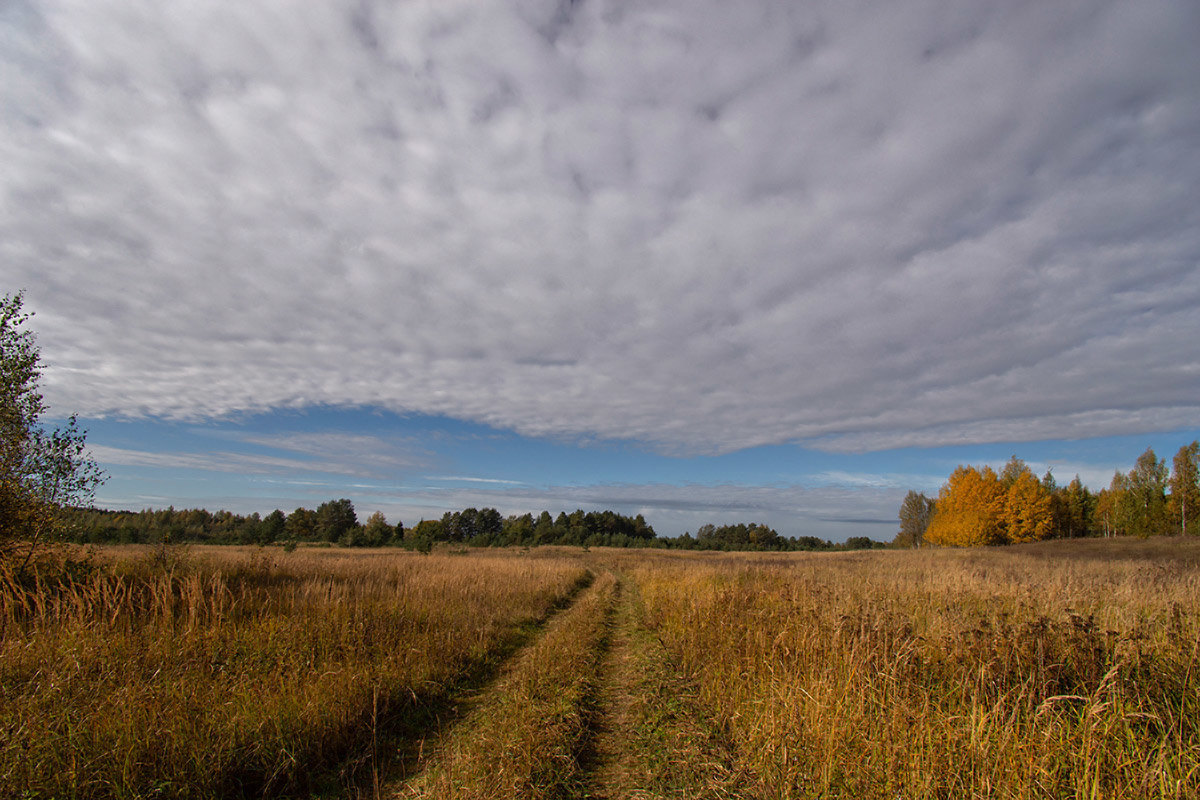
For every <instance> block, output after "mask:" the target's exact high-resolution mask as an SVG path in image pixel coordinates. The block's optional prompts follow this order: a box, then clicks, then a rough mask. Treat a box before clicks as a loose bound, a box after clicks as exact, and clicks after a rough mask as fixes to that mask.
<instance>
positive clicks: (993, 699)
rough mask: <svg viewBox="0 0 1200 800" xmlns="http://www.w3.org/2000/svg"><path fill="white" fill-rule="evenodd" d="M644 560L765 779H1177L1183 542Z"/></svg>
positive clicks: (1117, 790) (662, 620) (921, 793)
mask: <svg viewBox="0 0 1200 800" xmlns="http://www.w3.org/2000/svg"><path fill="white" fill-rule="evenodd" d="M1159 544H1160V543H1152V544H1150V545H1147V546H1146V547H1142V546H1139V545H1138V544H1136V543H1133V544H1131V543H1120V544H1117V545H1116V546H1115V547H1109V546H1105V545H1104V544H1099V545H1097V544H1095V543H1086V544H1084V545H1082V546H1080V547H1074V546H1072V544H1070V543H1067V544H1059V545H1048V546H1041V547H1029V548H1022V549H1008V550H973V551H921V552H908V553H903V552H885V553H874V554H861V555H827V556H808V557H798V558H793V559H790V560H788V561H786V562H779V561H774V562H771V561H763V560H761V559H759V560H758V561H757V562H756V563H749V562H748V560H747V559H744V558H727V559H722V560H720V561H710V562H709V563H708V564H707V565H705V566H690V567H686V568H681V567H680V566H679V565H678V564H670V563H666V562H663V563H657V564H651V565H646V566H644V567H643V568H642V570H641V571H640V573H639V580H640V582H641V584H642V591H643V594H644V596H645V598H646V603H647V607H648V609H649V614H650V617H651V619H652V621H653V623H654V625H655V626H656V628H657V631H658V633H659V636H660V638H661V640H662V641H663V642H664V644H665V645H666V646H667V649H668V650H669V651H670V652H671V654H672V655H673V657H674V658H675V659H677V661H678V663H679V664H680V665H681V666H682V667H683V668H684V670H685V672H686V673H687V674H688V675H689V676H690V677H691V680H692V682H693V683H694V685H695V686H696V687H697V689H698V691H699V692H700V693H701V697H702V703H703V705H704V707H705V708H706V710H707V712H708V713H709V714H710V715H711V717H712V718H713V720H714V721H716V722H717V723H718V724H719V725H720V726H721V727H722V728H723V729H724V730H725V732H726V733H727V735H728V736H729V738H730V739H731V740H732V741H733V742H734V743H735V744H736V745H737V748H738V751H739V752H740V754H741V758H742V760H743V763H744V765H745V766H746V767H747V768H748V769H749V770H750V771H751V772H752V773H753V774H755V775H756V776H757V779H758V783H759V786H760V791H759V793H760V794H762V795H763V796H767V797H780V798H785V797H786V798H792V797H823V798H824V797H847V798H850V797H853V798H870V797H880V798H884V797H886V798H897V797H903V798H917V797H922V798H924V797H939V798H958V797H1006V798H1008V797H1039V798H1040V797H1064V798H1065V797H1122V798H1126V797H1154V798H1161V797H1170V798H1181V799H1182V798H1187V797H1195V796H1197V794H1198V793H1200V694H1198V691H1197V672H1198V670H1200V649H1198V648H1200V645H1198V638H1197V637H1198V635H1200V569H1198V568H1197V562H1196V556H1197V555H1198V554H1200V548H1198V547H1197V543H1193V542H1187V543H1177V546H1176V548H1175V549H1174V550H1172V551H1170V557H1162V554H1161V553H1157V552H1155V550H1156V548H1157V547H1158V546H1159Z"/></svg>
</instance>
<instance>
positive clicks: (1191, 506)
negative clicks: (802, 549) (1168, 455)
mask: <svg viewBox="0 0 1200 800" xmlns="http://www.w3.org/2000/svg"><path fill="white" fill-rule="evenodd" d="M1197 534H1200V442H1192V443H1191V444H1188V445H1184V446H1182V447H1180V448H1179V452H1177V453H1176V454H1175V458H1174V460H1173V462H1172V464H1171V465H1170V467H1168V465H1167V462H1166V461H1165V460H1163V459H1159V458H1158V456H1157V455H1156V454H1155V453H1154V450H1153V449H1151V448H1147V450H1146V452H1144V453H1142V454H1141V455H1140V456H1138V459H1137V461H1136V462H1135V463H1134V465H1133V469H1131V470H1130V471H1129V472H1120V471H1118V472H1117V473H1116V474H1115V475H1113V479H1112V483H1110V484H1109V486H1108V488H1107V489H1102V490H1101V491H1100V492H1099V493H1096V494H1093V493H1092V492H1091V491H1089V490H1088V488H1087V487H1086V486H1084V485H1083V483H1082V482H1081V481H1080V480H1079V476H1078V475H1076V476H1075V478H1074V480H1072V481H1071V482H1070V483H1068V484H1067V485H1066V486H1059V485H1058V483H1057V482H1056V481H1055V480H1054V476H1053V475H1052V474H1051V473H1050V472H1047V473H1046V474H1045V475H1044V476H1042V478H1041V479H1040V480H1039V479H1038V477H1037V476H1036V475H1034V473H1033V471H1032V470H1031V469H1030V468H1029V467H1028V466H1027V465H1026V464H1025V462H1024V461H1022V460H1021V459H1019V458H1017V457H1016V456H1013V457H1012V459H1011V460H1010V461H1009V462H1008V463H1007V464H1006V465H1005V466H1004V469H1002V470H1001V471H1000V473H999V474H997V473H996V471H995V470H993V469H992V468H991V467H987V466H984V467H982V468H980V467H974V466H960V467H958V468H957V469H956V470H954V472H953V474H951V475H950V479H949V480H948V481H946V483H945V484H944V485H943V486H942V489H941V491H940V492H939V493H938V496H937V498H936V499H934V498H931V497H926V496H925V495H924V494H920V493H918V492H909V493H908V495H907V496H906V497H905V498H904V502H903V503H902V504H901V506H900V533H899V534H898V535H897V537H896V539H895V540H894V542H893V544H896V545H900V546H908V547H918V546H920V545H922V544H935V545H949V546H958V547H967V546H973V545H991V544H1016V543H1020V542H1035V541H1040V540H1042V539H1054V538H1061V539H1066V538H1075V537H1080V536H1141V537H1146V536H1159V535H1176V536H1179V535H1197Z"/></svg>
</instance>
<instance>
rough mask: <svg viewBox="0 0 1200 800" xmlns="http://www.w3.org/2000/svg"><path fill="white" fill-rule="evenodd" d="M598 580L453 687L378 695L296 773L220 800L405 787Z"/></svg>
mask: <svg viewBox="0 0 1200 800" xmlns="http://www.w3.org/2000/svg"><path fill="white" fill-rule="evenodd" d="M594 579H595V576H594V575H593V574H592V573H591V572H588V573H586V574H585V575H584V576H582V577H581V578H580V579H579V580H578V581H577V582H576V583H575V585H574V586H572V587H571V589H570V591H568V592H567V593H566V594H565V595H564V596H563V597H561V598H560V599H559V600H558V601H557V602H555V604H554V605H553V606H551V607H550V608H549V609H548V610H547V612H546V613H545V614H543V615H542V616H541V617H540V618H539V619H536V620H531V621H529V622H526V623H523V624H521V625H517V626H514V627H513V628H512V629H511V630H509V631H508V632H507V633H506V634H504V635H503V636H502V637H500V639H499V641H498V642H497V643H496V644H495V646H493V647H492V648H491V649H490V650H488V652H487V653H485V654H484V655H483V656H482V657H480V658H478V659H475V660H473V661H470V662H468V663H467V664H466V665H465V666H464V668H463V669H461V670H459V671H458V672H457V673H456V674H455V676H454V678H453V679H452V680H449V681H446V682H444V683H440V684H436V685H430V686H427V687H424V688H422V689H418V690H413V689H412V688H410V687H393V688H392V690H391V691H390V692H387V693H381V694H380V695H378V696H377V698H376V700H375V705H374V707H373V708H365V709H363V710H362V712H361V713H360V714H358V715H357V717H355V718H354V719H352V720H350V721H348V722H347V723H346V724H345V725H343V726H341V728H339V729H337V730H334V731H332V732H330V733H329V734H328V735H327V736H324V737H322V738H321V739H320V740H314V741H311V742H309V743H308V744H307V746H306V747H305V748H303V749H302V750H301V751H298V752H296V753H293V754H291V758H290V759H289V762H290V763H291V765H292V768H291V769H289V770H286V771H283V772H278V773H275V774H264V773H263V771H262V770H261V769H252V768H251V769H244V770H230V771H228V772H227V773H226V774H225V775H223V776H221V777H220V778H219V779H218V780H216V781H214V783H215V784H216V790H217V796H219V797H223V798H247V800H248V799H249V798H262V799H263V800H283V799H284V798H313V797H320V798H324V797H372V796H374V795H375V791H376V789H377V788H378V787H379V786H380V785H381V784H382V783H383V782H384V781H388V782H390V781H396V780H402V779H404V778H406V777H408V776H410V775H411V774H412V773H413V772H414V771H415V770H416V768H417V766H418V763H419V761H420V760H421V756H422V755H423V751H424V748H425V743H426V741H427V740H429V739H431V738H433V737H435V736H436V735H438V734H439V733H440V732H441V731H443V730H444V729H445V728H447V727H449V726H451V725H453V724H454V723H455V722H456V721H458V719H460V718H461V717H462V716H463V715H464V714H465V713H466V711H467V710H468V708H469V703H468V702H467V700H468V698H469V697H470V696H471V695H473V694H475V693H478V692H480V691H481V690H483V689H484V688H486V687H487V686H488V685H489V684H490V683H492V681H494V680H495V679H496V678H497V677H498V676H499V674H500V671H501V669H502V667H503V666H504V665H505V664H506V663H507V662H508V661H509V660H510V659H511V658H512V657H513V656H514V655H515V654H516V653H517V652H518V651H519V650H521V649H522V648H524V647H525V646H526V645H528V644H530V643H531V642H532V641H533V640H534V639H535V638H536V637H537V635H538V634H540V633H541V631H542V630H543V629H544V628H545V627H546V624H547V623H548V622H549V621H550V619H551V618H553V617H554V616H555V615H556V614H558V613H559V612H561V611H562V610H563V609H565V608H567V607H568V606H570V605H571V604H572V603H574V602H575V599H576V598H577V597H578V596H579V594H580V593H581V592H582V591H583V590H584V589H586V588H587V587H588V586H590V585H591V584H592V582H593V580H594Z"/></svg>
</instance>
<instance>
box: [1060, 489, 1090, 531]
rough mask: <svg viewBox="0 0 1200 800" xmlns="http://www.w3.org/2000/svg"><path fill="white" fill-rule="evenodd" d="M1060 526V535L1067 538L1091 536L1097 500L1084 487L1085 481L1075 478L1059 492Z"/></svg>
mask: <svg viewBox="0 0 1200 800" xmlns="http://www.w3.org/2000/svg"><path fill="white" fill-rule="evenodd" d="M1056 497H1057V498H1058V509H1059V516H1058V524H1059V535H1060V536H1066V537H1075V536H1090V535H1091V534H1092V526H1093V524H1094V523H1093V519H1094V517H1095V513H1096V498H1095V496H1094V495H1092V493H1091V492H1089V491H1088V489H1087V487H1086V486H1084V485H1083V481H1081V480H1080V479H1079V476H1078V475H1076V476H1075V478H1074V479H1073V480H1072V481H1071V482H1070V483H1068V484H1067V485H1066V487H1065V488H1063V489H1060V490H1058V492H1057V493H1056Z"/></svg>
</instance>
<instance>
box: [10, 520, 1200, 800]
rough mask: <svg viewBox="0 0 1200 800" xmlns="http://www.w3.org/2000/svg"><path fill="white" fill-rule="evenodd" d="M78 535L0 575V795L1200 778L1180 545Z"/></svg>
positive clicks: (743, 791) (1039, 791)
mask: <svg viewBox="0 0 1200 800" xmlns="http://www.w3.org/2000/svg"><path fill="white" fill-rule="evenodd" d="M96 560H97V562H98V563H99V564H100V566H99V567H98V568H97V569H96V570H95V571H94V572H92V573H91V574H85V575H77V576H76V577H75V578H74V579H72V580H55V581H46V582H43V584H42V585H38V586H29V585H22V584H20V583H18V582H17V581H15V580H14V579H13V576H11V575H0V690H2V695H0V796H2V797H10V796H11V797H22V796H29V797H88V798H90V797H100V798H108V797H113V798H135V797H155V796H173V797H188V798H191V797H195V798H210V797H228V796H258V797H266V796H274V797H279V796H298V795H302V794H308V793H311V792H313V791H320V792H329V791H337V790H339V789H340V790H342V791H345V789H346V788H347V786H346V782H347V780H348V779H346V778H345V777H344V776H343V777H342V778H339V773H351V772H353V771H354V770H355V769H356V768H357V769H358V771H359V775H360V776H361V775H362V774H363V773H364V772H366V773H371V772H373V771H375V772H376V774H379V773H380V772H385V771H386V769H385V768H386V767H387V765H388V763H389V762H391V761H392V760H394V758H395V756H396V755H397V754H402V755H406V756H408V755H411V753H410V752H409V751H411V750H412V749H413V748H414V747H415V746H416V744H417V743H419V742H422V741H424V740H425V739H426V738H433V737H435V734H437V733H438V732H439V730H441V731H442V735H441V736H439V737H437V739H436V740H437V741H438V743H439V744H438V746H437V747H436V748H434V747H432V746H431V748H430V750H431V752H432V755H431V756H430V757H429V758H427V759H425V761H426V763H424V764H422V765H421V766H423V767H424V769H423V770H422V771H421V772H419V773H418V774H417V775H416V776H415V777H413V778H411V779H410V780H409V781H408V782H407V783H402V784H398V785H396V784H393V785H391V786H390V788H386V785H381V784H379V783H376V784H375V785H374V786H372V787H371V788H370V789H367V790H366V791H367V793H370V794H374V795H376V796H378V795H380V794H385V795H389V796H399V797H428V798H441V797H451V796H452V797H466V798H483V797H517V798H551V797H590V796H604V797H616V796H626V797H646V798H649V797H700V796H707V797H733V796H738V797H761V798H818V797H820V798H837V797H841V798H887V800H895V799H896V798H905V799H906V800H912V799H913V798H947V800H949V799H950V798H1074V797H1088V798H1091V797H1096V798H1116V797H1120V798H1175V799H1177V800H1183V799H1184V798H1194V797H1200V691H1198V683H1197V678H1198V673H1200V542H1196V541H1181V540H1174V541H1169V540H1151V541H1149V542H1138V541H1129V540H1119V541H1087V542H1060V543H1041V544H1033V545H1023V546H1019V547H1010V548H1003V549H979V550H922V551H906V552H900V551H889V552H872V553H842V554H686V553H663V552H649V551H639V552H627V551H610V550H604V549H594V550H592V551H591V552H590V553H582V552H580V551H579V550H578V549H569V548H553V549H551V548H547V549H539V550H534V551H530V552H521V551H495V550H486V551H475V550H471V551H464V552H462V553H453V552H449V551H442V552H440V553H435V554H434V555H431V556H422V555H419V554H410V553H398V552H395V551H385V550H380V551H373V552H372V551H367V552H352V551H347V550H339V549H324V550H322V549H315V548H314V549H304V548H302V549H300V550H297V551H296V552H294V553H283V552H280V551H279V550H274V549H268V550H258V549H254V548H213V549H204V548H196V549H193V550H185V551H171V550H150V549H146V548H141V549H122V548H106V549H104V550H103V551H101V552H100V553H99V554H98V555H97V558H96ZM593 574H594V575H596V576H599V577H597V578H596V579H595V581H594V582H592V583H591V584H590V586H588V583H589V580H590V579H591V576H592V575H593ZM614 575H621V576H622V577H621V579H620V581H619V583H617V582H614V577H613V576H614ZM584 586H588V588H586V589H583V587H584ZM618 586H619V589H618ZM579 592H581V593H579ZM577 593H578V594H577ZM571 597H575V598H576V599H575V601H574V603H573V604H572V605H570V606H569V608H567V609H566V610H564V611H562V612H561V613H559V614H557V615H556V616H554V617H553V618H551V619H550V622H549V624H548V625H546V626H545V628H544V631H543V632H541V634H540V635H539V636H537V638H536V639H534V640H533V642H532V644H530V645H529V646H528V647H525V648H524V649H520V650H519V651H518V650H517V649H516V648H517V645H518V644H520V643H522V642H524V641H527V640H529V639H530V638H531V637H532V635H533V633H534V632H535V631H536V630H537V628H536V626H537V624H538V623H539V622H540V621H544V620H546V619H548V618H550V615H551V614H552V613H553V612H554V610H555V609H557V608H560V607H562V606H563V605H564V604H565V603H566V601H567V599H568V598H571ZM514 652H516V655H515V657H514V658H512V659H511V660H510V661H509V662H508V663H506V665H505V666H504V667H503V669H501V670H500V672H499V675H500V677H499V678H498V679H497V680H496V681H495V682H494V683H489V681H488V679H489V677H490V676H491V675H493V674H496V670H497V668H498V666H497V665H499V664H500V662H501V661H502V660H504V659H505V658H506V656H507V655H508V654H510V653H514ZM477 689H479V690H481V691H480V692H479V695H478V697H479V699H478V701H477V702H474V703H472V704H470V705H471V707H472V708H473V710H472V711H471V713H469V714H468V715H467V716H466V717H465V718H462V719H461V721H459V716H458V715H456V714H454V713H449V712H450V707H451V705H453V704H458V705H459V706H460V707H465V706H464V704H463V703H462V701H463V699H464V696H465V695H467V694H469V693H471V692H474V691H475V690H477ZM403 766H404V767H405V768H408V767H412V766H414V763H413V760H412V759H408V760H404V761H403ZM373 767H378V768H379V769H378V770H372V768H373ZM398 772H399V771H398V770H393V776H394V775H396V774H398ZM364 786H365V784H363V783H362V782H359V783H357V784H356V788H357V789H358V790H359V791H360V792H361V791H363V790H364Z"/></svg>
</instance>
